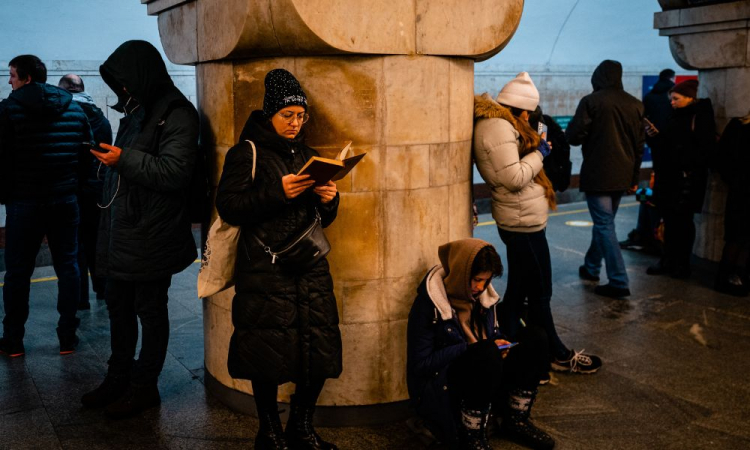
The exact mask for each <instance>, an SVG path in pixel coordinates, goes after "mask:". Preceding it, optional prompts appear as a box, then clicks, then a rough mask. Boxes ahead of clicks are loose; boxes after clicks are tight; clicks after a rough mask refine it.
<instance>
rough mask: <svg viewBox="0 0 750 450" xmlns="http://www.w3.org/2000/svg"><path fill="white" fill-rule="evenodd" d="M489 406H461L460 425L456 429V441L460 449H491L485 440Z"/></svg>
mask: <svg viewBox="0 0 750 450" xmlns="http://www.w3.org/2000/svg"><path fill="white" fill-rule="evenodd" d="M489 416H490V408H489V406H488V407H487V409H485V410H481V409H468V408H466V407H465V406H463V405H462V406H461V426H460V427H459V429H458V441H459V444H460V448H461V450H492V447H490V443H489V442H488V441H487V420H489Z"/></svg>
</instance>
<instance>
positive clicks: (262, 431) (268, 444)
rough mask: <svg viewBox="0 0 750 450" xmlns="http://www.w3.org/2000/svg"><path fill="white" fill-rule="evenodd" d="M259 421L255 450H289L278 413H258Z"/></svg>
mask: <svg viewBox="0 0 750 450" xmlns="http://www.w3.org/2000/svg"><path fill="white" fill-rule="evenodd" d="M258 421H259V422H260V426H259V427H258V435H257V436H255V450H289V444H287V441H286V436H284V427H282V426H281V419H279V413H278V411H272V412H260V411H258Z"/></svg>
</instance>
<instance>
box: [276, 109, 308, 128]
mask: <svg viewBox="0 0 750 450" xmlns="http://www.w3.org/2000/svg"><path fill="white" fill-rule="evenodd" d="M278 115H279V117H281V118H282V119H284V120H286V123H288V124H289V125H291V124H293V123H294V120H295V119H296V120H297V122H299V124H300V125H302V124H303V123H305V122H307V121H308V120H310V114H308V113H299V114H295V113H293V112H291V111H286V112H283V113H282V112H280V113H278Z"/></svg>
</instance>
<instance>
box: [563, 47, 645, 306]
mask: <svg viewBox="0 0 750 450" xmlns="http://www.w3.org/2000/svg"><path fill="white" fill-rule="evenodd" d="M591 85H592V86H593V88H594V92H592V93H591V94H589V95H587V96H585V97H583V98H582V99H581V102H580V103H579V104H578V108H577V109H576V112H575V115H574V116H573V119H572V120H571V121H570V123H569V124H568V128H567V130H565V136H566V137H567V138H568V142H569V143H570V145H581V146H582V147H581V152H582V154H583V164H582V165H581V178H580V190H581V192H585V193H586V202H587V203H588V207H589V212H590V213H591V219H592V220H593V222H594V227H593V229H592V233H591V245H590V246H589V249H588V251H587V252H586V256H585V258H584V264H583V265H582V266H580V267H579V268H578V274H579V276H580V277H581V278H583V279H585V280H591V281H599V272H600V270H601V268H602V259H603V260H604V262H605V263H606V267H607V278H608V279H609V283H608V284H606V285H602V286H597V287H596V288H595V290H594V292H596V293H597V294H599V295H603V296H607V297H614V298H619V297H625V296H628V295H630V288H629V280H628V275H627V272H626V270H625V261H624V260H623V258H622V253H621V252H620V246H619V243H618V241H617V233H616V232H615V215H616V214H617V208H618V207H619V206H620V200H621V199H622V196H623V194H624V193H626V192H629V193H634V192H635V190H636V188H637V186H638V178H639V172H640V168H641V158H642V157H643V143H644V141H645V138H646V136H645V130H644V125H643V104H642V103H641V101H640V100H638V99H637V98H635V97H633V96H632V95H630V94H628V93H627V92H625V90H624V89H623V87H622V65H621V64H620V63H619V62H617V61H611V60H605V61H602V63H601V64H599V66H598V67H597V68H596V70H594V74H593V75H592V76H591Z"/></svg>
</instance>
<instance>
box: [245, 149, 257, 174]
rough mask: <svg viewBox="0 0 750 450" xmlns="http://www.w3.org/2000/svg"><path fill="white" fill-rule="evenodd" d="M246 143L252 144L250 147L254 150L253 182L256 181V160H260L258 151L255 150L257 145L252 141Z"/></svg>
mask: <svg viewBox="0 0 750 450" xmlns="http://www.w3.org/2000/svg"><path fill="white" fill-rule="evenodd" d="M245 142H247V143H248V144H250V147H252V148H253V170H252V176H253V181H255V163H256V160H257V159H258V158H257V150H255V144H254V143H253V141H251V140H250V139H246V140H245Z"/></svg>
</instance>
